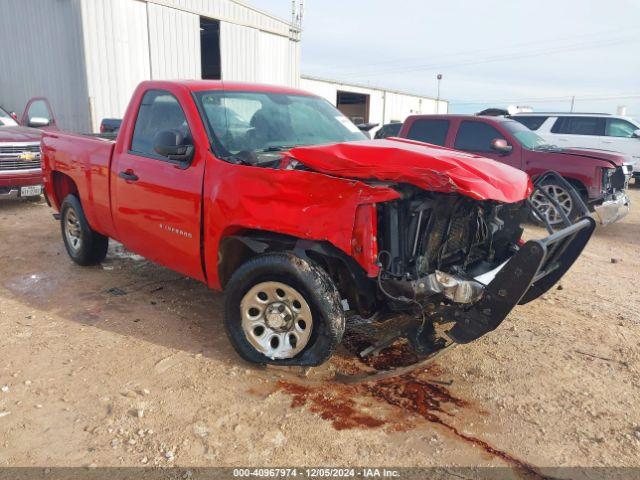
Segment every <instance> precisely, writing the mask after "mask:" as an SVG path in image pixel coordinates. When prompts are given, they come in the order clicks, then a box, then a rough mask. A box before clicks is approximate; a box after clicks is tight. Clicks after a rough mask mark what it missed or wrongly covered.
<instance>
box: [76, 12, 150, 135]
mask: <svg viewBox="0 0 640 480" xmlns="http://www.w3.org/2000/svg"><path fill="white" fill-rule="evenodd" d="M82 19H83V24H84V29H83V34H84V43H85V62H86V65H87V81H88V91H89V101H90V105H91V114H92V119H91V127H92V130H93V131H97V130H98V128H99V125H100V121H101V120H102V119H103V118H122V116H123V114H124V111H125V110H126V107H127V105H128V103H129V99H130V98H131V94H132V93H133V91H134V89H135V88H136V86H137V85H138V83H140V82H141V81H143V80H148V79H150V78H151V69H150V64H149V35H148V30H147V4H146V3H145V2H142V1H138V0H109V1H95V0H82Z"/></svg>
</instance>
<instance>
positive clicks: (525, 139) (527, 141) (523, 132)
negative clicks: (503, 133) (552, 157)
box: [503, 120, 554, 150]
mask: <svg viewBox="0 0 640 480" xmlns="http://www.w3.org/2000/svg"><path fill="white" fill-rule="evenodd" d="M503 125H504V127H505V128H506V129H507V130H508V131H509V132H511V134H512V135H513V136H514V137H516V140H518V142H520V144H521V145H522V146H523V147H524V148H526V149H528V150H542V149H546V148H553V147H554V146H553V145H550V144H549V142H547V141H546V140H545V139H544V138H542V137H541V136H540V135H538V134H537V133H535V132H532V131H531V130H529V129H528V128H527V127H525V126H524V125H522V124H521V123H520V122H516V121H514V120H510V121H507V122H504V123H503Z"/></svg>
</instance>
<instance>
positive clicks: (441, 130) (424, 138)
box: [407, 119, 449, 147]
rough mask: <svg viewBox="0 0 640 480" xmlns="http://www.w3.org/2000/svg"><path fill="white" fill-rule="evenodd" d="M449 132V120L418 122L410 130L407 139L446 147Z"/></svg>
mask: <svg viewBox="0 0 640 480" xmlns="http://www.w3.org/2000/svg"><path fill="white" fill-rule="evenodd" d="M448 131H449V120H442V119H433V120H416V121H415V122H413V124H412V125H411V128H409V133H407V138H409V139H411V140H418V141H419V142H425V143H431V144H433V145H440V146H442V147H444V145H445V142H446V139H447V132H448Z"/></svg>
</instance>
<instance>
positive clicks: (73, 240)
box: [60, 195, 109, 266]
mask: <svg viewBox="0 0 640 480" xmlns="http://www.w3.org/2000/svg"><path fill="white" fill-rule="evenodd" d="M60 227H61V230H62V240H63V241H64V246H65V248H66V249H67V253H68V254H69V256H70V257H71V259H72V260H73V261H74V262H76V263H77V264H78V265H82V266H88V265H95V264H97V263H100V262H102V261H103V260H104V258H105V257H106V256H107V249H108V248H109V237H105V236H104V235H101V234H99V233H98V232H95V231H94V230H92V229H91V227H90V226H89V223H88V222H87V218H86V217H85V215H84V211H83V210H82V205H81V204H80V200H78V197H76V196H75V195H67V197H66V198H65V199H64V201H63V202H62V207H61V209H60Z"/></svg>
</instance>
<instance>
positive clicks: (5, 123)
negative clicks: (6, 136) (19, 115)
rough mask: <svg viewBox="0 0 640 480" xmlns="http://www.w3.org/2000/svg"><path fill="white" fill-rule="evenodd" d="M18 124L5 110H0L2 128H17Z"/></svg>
mask: <svg viewBox="0 0 640 480" xmlns="http://www.w3.org/2000/svg"><path fill="white" fill-rule="evenodd" d="M17 126H18V122H16V121H15V120H14V119H13V118H11V115H9V114H8V113H7V112H6V111H5V110H4V109H2V108H0V127H17Z"/></svg>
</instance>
